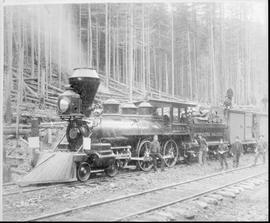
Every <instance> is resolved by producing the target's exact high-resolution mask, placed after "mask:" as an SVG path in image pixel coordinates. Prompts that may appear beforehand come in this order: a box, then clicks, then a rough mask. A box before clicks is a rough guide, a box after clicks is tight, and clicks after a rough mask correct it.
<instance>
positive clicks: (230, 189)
mask: <svg viewBox="0 0 270 223" xmlns="http://www.w3.org/2000/svg"><path fill="white" fill-rule="evenodd" d="M225 190H226V191H229V192H233V193H235V194H239V193H240V192H241V190H239V189H237V188H232V187H230V188H226V189H225Z"/></svg>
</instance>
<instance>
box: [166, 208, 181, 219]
mask: <svg viewBox="0 0 270 223" xmlns="http://www.w3.org/2000/svg"><path fill="white" fill-rule="evenodd" d="M166 210H167V211H168V212H169V213H171V214H172V215H173V216H175V217H178V216H182V215H183V214H184V212H185V210H184V209H182V208H179V207H168V208H167V209H166Z"/></svg>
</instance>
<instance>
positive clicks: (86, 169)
mask: <svg viewBox="0 0 270 223" xmlns="http://www.w3.org/2000/svg"><path fill="white" fill-rule="evenodd" d="M76 175H77V179H78V180H79V181H81V182H85V181H87V180H88V179H89V178H90V175H91V168H90V165H89V163H87V162H81V163H79V165H78V167H77V174H76Z"/></svg>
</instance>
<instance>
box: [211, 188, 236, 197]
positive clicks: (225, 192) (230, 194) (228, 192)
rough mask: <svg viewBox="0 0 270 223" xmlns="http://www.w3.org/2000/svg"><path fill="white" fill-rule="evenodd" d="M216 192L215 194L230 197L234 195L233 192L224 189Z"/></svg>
mask: <svg viewBox="0 0 270 223" xmlns="http://www.w3.org/2000/svg"><path fill="white" fill-rule="evenodd" d="M216 193H217V194H220V195H222V196H224V197H230V198H235V197H236V195H235V193H233V192H230V191H224V190H222V191H217V192H216Z"/></svg>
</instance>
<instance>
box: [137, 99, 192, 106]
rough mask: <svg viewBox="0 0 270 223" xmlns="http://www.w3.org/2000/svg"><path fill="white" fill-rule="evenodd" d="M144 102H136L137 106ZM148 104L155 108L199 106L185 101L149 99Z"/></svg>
mask: <svg viewBox="0 0 270 223" xmlns="http://www.w3.org/2000/svg"><path fill="white" fill-rule="evenodd" d="M142 102H143V101H137V102H135V104H136V105H138V104H140V103H142ZM147 102H148V103H150V104H151V105H152V106H153V107H170V106H173V107H195V106H197V104H195V103H193V102H190V101H184V100H166V99H154V98H151V99H148V100H147Z"/></svg>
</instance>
